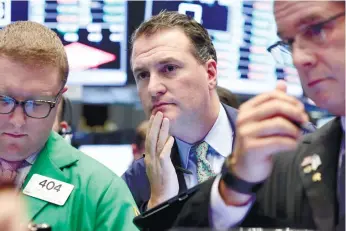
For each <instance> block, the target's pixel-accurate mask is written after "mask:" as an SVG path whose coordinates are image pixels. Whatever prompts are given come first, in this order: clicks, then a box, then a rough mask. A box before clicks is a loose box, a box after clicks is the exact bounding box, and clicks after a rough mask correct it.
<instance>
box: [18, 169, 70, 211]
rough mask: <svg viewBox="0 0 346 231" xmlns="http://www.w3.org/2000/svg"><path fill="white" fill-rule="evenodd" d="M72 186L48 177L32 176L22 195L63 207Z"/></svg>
mask: <svg viewBox="0 0 346 231" xmlns="http://www.w3.org/2000/svg"><path fill="white" fill-rule="evenodd" d="M73 188H74V186H73V185H72V184H68V183H66V182H62V181H59V180H56V179H53V178H50V177H46V176H42V175H39V174H34V175H33V176H32V177H31V179H30V181H29V182H28V184H27V186H26V187H25V188H24V190H23V193H24V194H26V195H28V196H31V197H35V198H38V199H41V200H44V201H48V202H50V203H53V204H57V205H64V204H65V202H66V200H67V198H68V197H69V195H70V194H71V192H72V190H73Z"/></svg>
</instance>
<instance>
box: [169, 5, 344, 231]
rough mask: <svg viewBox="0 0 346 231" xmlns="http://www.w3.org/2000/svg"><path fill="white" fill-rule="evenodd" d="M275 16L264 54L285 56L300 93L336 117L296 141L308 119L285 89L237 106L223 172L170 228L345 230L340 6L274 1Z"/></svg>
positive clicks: (341, 11)
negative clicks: (274, 38)
mask: <svg viewBox="0 0 346 231" xmlns="http://www.w3.org/2000/svg"><path fill="white" fill-rule="evenodd" d="M274 14H275V19H276V22H277V28H278V35H279V36H280V38H281V39H282V41H281V42H278V43H277V44H275V45H274V46H271V47H270V48H268V49H269V50H270V51H271V52H274V53H275V52H276V55H278V54H280V51H281V52H285V55H287V54H291V55H292V57H293V62H294V65H295V66H296V68H297V70H298V72H299V76H300V79H301V83H302V85H303V88H304V90H305V92H306V93H307V95H308V96H309V97H310V98H311V99H312V100H313V101H314V102H315V103H316V104H317V105H318V106H320V107H322V108H324V109H327V110H328V111H329V112H330V113H332V114H334V115H336V118H335V119H333V120H332V121H331V122H329V123H328V124H326V125H325V126H323V127H322V128H320V129H318V130H317V131H316V132H315V133H312V134H309V135H307V136H306V137H304V138H303V139H302V140H301V141H299V143H298V137H299V130H298V126H296V124H303V123H306V121H307V116H306V114H305V113H304V111H303V110H304V107H303V105H302V104H301V103H300V102H299V101H298V100H296V99H295V98H293V97H290V96H287V95H286V94H285V91H286V86H285V84H284V83H282V82H280V83H278V86H277V88H276V89H275V90H274V91H273V92H270V93H267V94H262V95H259V96H257V97H255V98H253V99H251V100H249V101H248V102H246V103H245V104H243V105H242V106H241V107H240V110H239V114H238V121H237V139H236V141H235V147H234V152H233V154H232V156H230V157H229V158H227V160H226V166H227V171H225V172H224V173H222V176H218V177H216V179H211V180H209V181H207V182H206V183H205V184H203V185H202V186H201V189H200V190H199V191H198V192H197V193H196V194H195V195H194V196H193V197H192V198H190V200H189V201H188V202H187V203H186V204H185V205H184V208H183V209H182V211H181V212H180V214H179V217H178V218H177V220H176V224H175V225H176V226H190V227H191V226H192V227H205V226H213V227H215V228H218V229H227V228H229V227H235V226H247V227H249V226H252V227H254V226H255V227H277V228H283V227H294V228H307V229H318V230H322V231H333V230H340V231H341V230H345V149H344V141H345V137H344V134H345V132H344V124H345V18H344V17H345V2H333V1H315V2H311V1H276V2H275V4H274ZM291 150H293V151H291ZM286 151H287V152H286ZM275 153H279V154H275Z"/></svg>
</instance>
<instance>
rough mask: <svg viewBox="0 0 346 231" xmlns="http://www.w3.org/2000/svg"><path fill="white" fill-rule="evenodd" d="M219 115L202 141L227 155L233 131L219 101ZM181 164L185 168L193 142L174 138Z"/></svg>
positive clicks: (230, 148) (230, 150) (221, 153)
mask: <svg viewBox="0 0 346 231" xmlns="http://www.w3.org/2000/svg"><path fill="white" fill-rule="evenodd" d="M219 108H220V110H219V115H218V117H217V119H216V121H215V123H214V125H213V127H212V128H211V130H210V131H209V132H208V134H207V135H206V137H205V138H204V141H205V142H207V143H208V144H209V145H210V146H211V147H212V148H213V149H214V150H215V151H216V152H217V153H219V154H220V155H222V156H224V157H227V156H228V155H229V154H230V153H231V152H232V139H233V131H232V127H231V124H230V121H229V119H228V116H227V113H226V110H225V108H224V107H223V106H222V104H221V103H220V107H219ZM176 142H177V145H178V150H179V155H180V159H181V164H182V166H183V167H184V168H187V164H188V160H189V153H190V149H191V147H192V146H193V145H194V144H189V143H186V142H184V141H182V140H180V139H178V138H176Z"/></svg>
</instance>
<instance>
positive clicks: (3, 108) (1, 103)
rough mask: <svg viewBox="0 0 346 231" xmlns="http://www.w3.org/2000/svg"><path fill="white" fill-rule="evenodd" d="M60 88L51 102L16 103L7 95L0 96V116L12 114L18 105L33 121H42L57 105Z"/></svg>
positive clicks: (26, 101) (25, 101)
mask: <svg viewBox="0 0 346 231" xmlns="http://www.w3.org/2000/svg"><path fill="white" fill-rule="evenodd" d="M63 89H64V88H63V87H62V88H61V89H60V91H59V92H58V94H57V95H56V96H55V97H54V100H53V101H50V100H24V101H18V100H16V99H15V98H13V97H10V96H7V95H0V114H10V113H12V112H13V111H14V110H15V109H16V107H17V106H18V105H20V106H22V108H23V111H24V113H25V115H26V116H28V117H30V118H35V119H44V118H46V117H48V116H49V114H50V112H51V111H52V109H53V108H54V107H55V106H56V104H57V103H58V100H59V98H60V96H61V93H62V90H63Z"/></svg>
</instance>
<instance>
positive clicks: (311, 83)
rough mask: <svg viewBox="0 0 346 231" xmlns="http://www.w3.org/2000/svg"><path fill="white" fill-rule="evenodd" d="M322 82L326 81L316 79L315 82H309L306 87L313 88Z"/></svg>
mask: <svg viewBox="0 0 346 231" xmlns="http://www.w3.org/2000/svg"><path fill="white" fill-rule="evenodd" d="M324 80H326V79H324V78H323V79H317V80H314V81H311V82H309V83H308V86H309V87H313V86H315V85H317V84H319V83H320V82H323V81H324Z"/></svg>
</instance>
